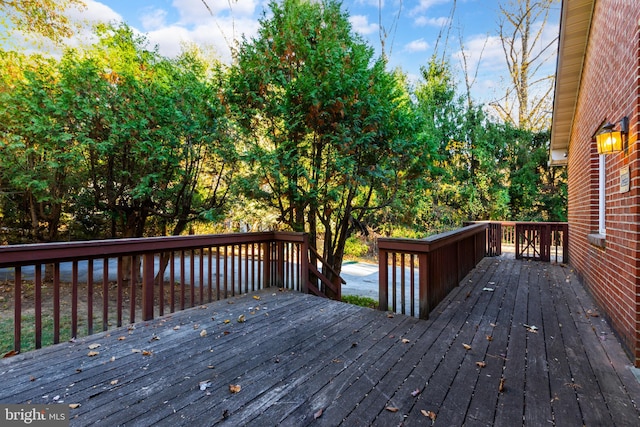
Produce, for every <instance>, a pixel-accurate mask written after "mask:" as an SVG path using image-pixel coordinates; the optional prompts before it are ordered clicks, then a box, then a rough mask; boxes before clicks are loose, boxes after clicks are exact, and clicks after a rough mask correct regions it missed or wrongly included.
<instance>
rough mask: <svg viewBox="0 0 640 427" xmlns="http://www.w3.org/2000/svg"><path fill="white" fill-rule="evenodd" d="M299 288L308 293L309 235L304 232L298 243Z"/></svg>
mask: <svg viewBox="0 0 640 427" xmlns="http://www.w3.org/2000/svg"><path fill="white" fill-rule="evenodd" d="M300 280H301V281H302V283H301V284H300V290H301V291H302V293H304V294H308V293H309V235H308V234H307V233H304V234H303V236H302V243H301V244H300Z"/></svg>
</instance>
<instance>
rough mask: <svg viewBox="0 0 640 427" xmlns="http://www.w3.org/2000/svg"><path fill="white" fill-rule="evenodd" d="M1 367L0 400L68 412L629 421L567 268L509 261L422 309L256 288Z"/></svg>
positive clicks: (277, 421)
mask: <svg viewBox="0 0 640 427" xmlns="http://www.w3.org/2000/svg"><path fill="white" fill-rule="evenodd" d="M486 288H488V289H486ZM258 298H259V299H258ZM240 316H244V320H245V321H244V322H239V321H238V320H243V319H242V318H240ZM239 318H240V319H239ZM525 325H528V326H530V327H527V326H525ZM204 331H206V332H204ZM92 344H100V346H99V347H97V346H95V348H92V349H90V348H89V347H90V346H91V347H94V346H92ZM465 345H467V346H469V347H470V348H466V347H465ZM91 351H94V352H97V353H98V354H97V355H94V356H89V353H90V352H91ZM483 364H484V365H483ZM480 365H483V367H481V366H480ZM0 379H1V380H2V387H1V388H0V402H2V403H33V404H42V403H54V402H57V403H59V404H64V405H67V404H80V405H81V406H79V407H77V408H76V409H70V415H71V425H90V424H97V425H109V426H115V425H141V426H146V425H156V424H157V425H171V426H176V425H189V426H192V425H197V426H206V425H216V424H221V425H233V426H238V425H252V426H273V425H287V426H289V425H290V426H302V425H320V426H336V425H345V426H366V425H375V426H397V425H420V426H424V425H431V424H432V423H433V424H434V425H436V426H437V425H443V426H460V425H468V426H516V425H527V426H544V425H556V426H562V427H564V426H583V425H586V426H637V425H640V412H639V410H638V406H637V405H638V403H639V402H640V384H639V383H638V381H637V379H636V378H635V376H634V374H633V372H632V370H631V368H630V362H629V359H628V358H627V357H626V356H625V354H624V353H623V351H622V349H621V346H620V344H619V342H618V341H617V339H616V337H615V336H614V335H613V334H612V332H611V330H610V328H609V326H608V325H607V323H606V322H605V320H604V319H603V318H602V317H598V316H597V312H596V310H595V307H594V306H593V302H592V301H591V300H590V299H589V298H588V296H587V295H586V294H585V292H584V290H583V289H582V287H581V286H580V284H579V282H578V281H577V279H576V278H575V276H573V275H572V273H571V271H570V269H569V268H567V267H562V266H558V265H551V264H545V263H538V262H523V261H515V260H507V259H491V258H486V259H484V260H483V261H482V262H481V263H480V264H479V265H478V267H477V268H476V269H474V270H473V271H472V272H471V273H470V274H469V275H468V276H467V277H466V278H465V279H464V280H463V282H462V283H461V286H460V287H458V288H456V289H455V290H454V291H453V292H452V293H451V294H450V295H449V296H448V297H447V298H446V299H445V300H444V301H443V302H442V303H441V304H440V305H439V306H438V308H437V310H436V312H434V313H433V314H432V316H431V318H430V320H428V321H421V320H418V319H415V318H410V317H406V316H401V315H394V316H391V315H387V313H383V312H378V311H374V310H369V309H365V308H360V307H356V306H352V305H348V304H343V303H339V302H333V301H328V300H326V299H322V298H318V297H313V296H309V295H303V294H300V293H296V292H290V291H287V292H280V291H278V290H268V291H263V292H260V293H258V294H254V295H245V296H241V297H236V298H233V299H231V300H225V301H220V302H216V303H213V304H209V305H208V306H206V307H200V308H195V309H191V310H187V311H184V312H180V313H176V314H173V315H171V316H167V317H164V318H160V319H156V320H153V321H150V322H146V323H140V324H136V325H135V328H134V327H131V328H123V329H120V330H116V331H111V332H110V333H103V334H97V335H94V336H91V337H89V338H87V339H82V340H78V341H77V342H75V343H64V344H60V345H56V346H52V347H49V348H45V349H42V350H37V351H34V352H29V353H24V354H21V355H18V356H15V357H13V358H9V359H4V360H2V361H1V362H0ZM230 385H233V386H239V387H238V388H239V391H237V389H236V391H237V392H235V393H234V392H232V391H231V389H230ZM432 419H435V422H433V421H432Z"/></svg>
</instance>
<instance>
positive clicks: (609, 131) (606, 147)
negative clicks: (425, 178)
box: [596, 116, 629, 154]
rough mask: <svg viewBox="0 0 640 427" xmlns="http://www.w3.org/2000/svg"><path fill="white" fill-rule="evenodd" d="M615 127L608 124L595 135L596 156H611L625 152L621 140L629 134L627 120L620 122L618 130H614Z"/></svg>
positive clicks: (612, 124) (625, 118)
mask: <svg viewBox="0 0 640 427" xmlns="http://www.w3.org/2000/svg"><path fill="white" fill-rule="evenodd" d="M615 127H616V125H615V124H614V123H611V122H608V123H607V124H605V125H603V126H602V130H601V131H600V132H599V133H598V134H597V135H596V143H597V145H598V154H613V153H619V152H620V151H622V150H625V149H626V148H627V147H625V146H624V141H623V139H624V138H625V137H626V135H627V134H628V133H629V118H628V117H626V116H625V117H623V118H622V120H620V130H614V128H615Z"/></svg>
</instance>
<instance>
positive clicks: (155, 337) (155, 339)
mask: <svg viewBox="0 0 640 427" xmlns="http://www.w3.org/2000/svg"><path fill="white" fill-rule="evenodd" d="M159 339H160V337H159V336H157V335H154V336H152V337H151V339H150V340H149V342H153V341H158V340H159Z"/></svg>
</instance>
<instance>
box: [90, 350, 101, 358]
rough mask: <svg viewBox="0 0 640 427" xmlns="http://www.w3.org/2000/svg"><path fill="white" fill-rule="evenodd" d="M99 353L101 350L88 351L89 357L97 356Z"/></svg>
mask: <svg viewBox="0 0 640 427" xmlns="http://www.w3.org/2000/svg"><path fill="white" fill-rule="evenodd" d="M99 354H100V352H97V351H90V352H89V353H87V356H89V357H93V356H97V355H99Z"/></svg>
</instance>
